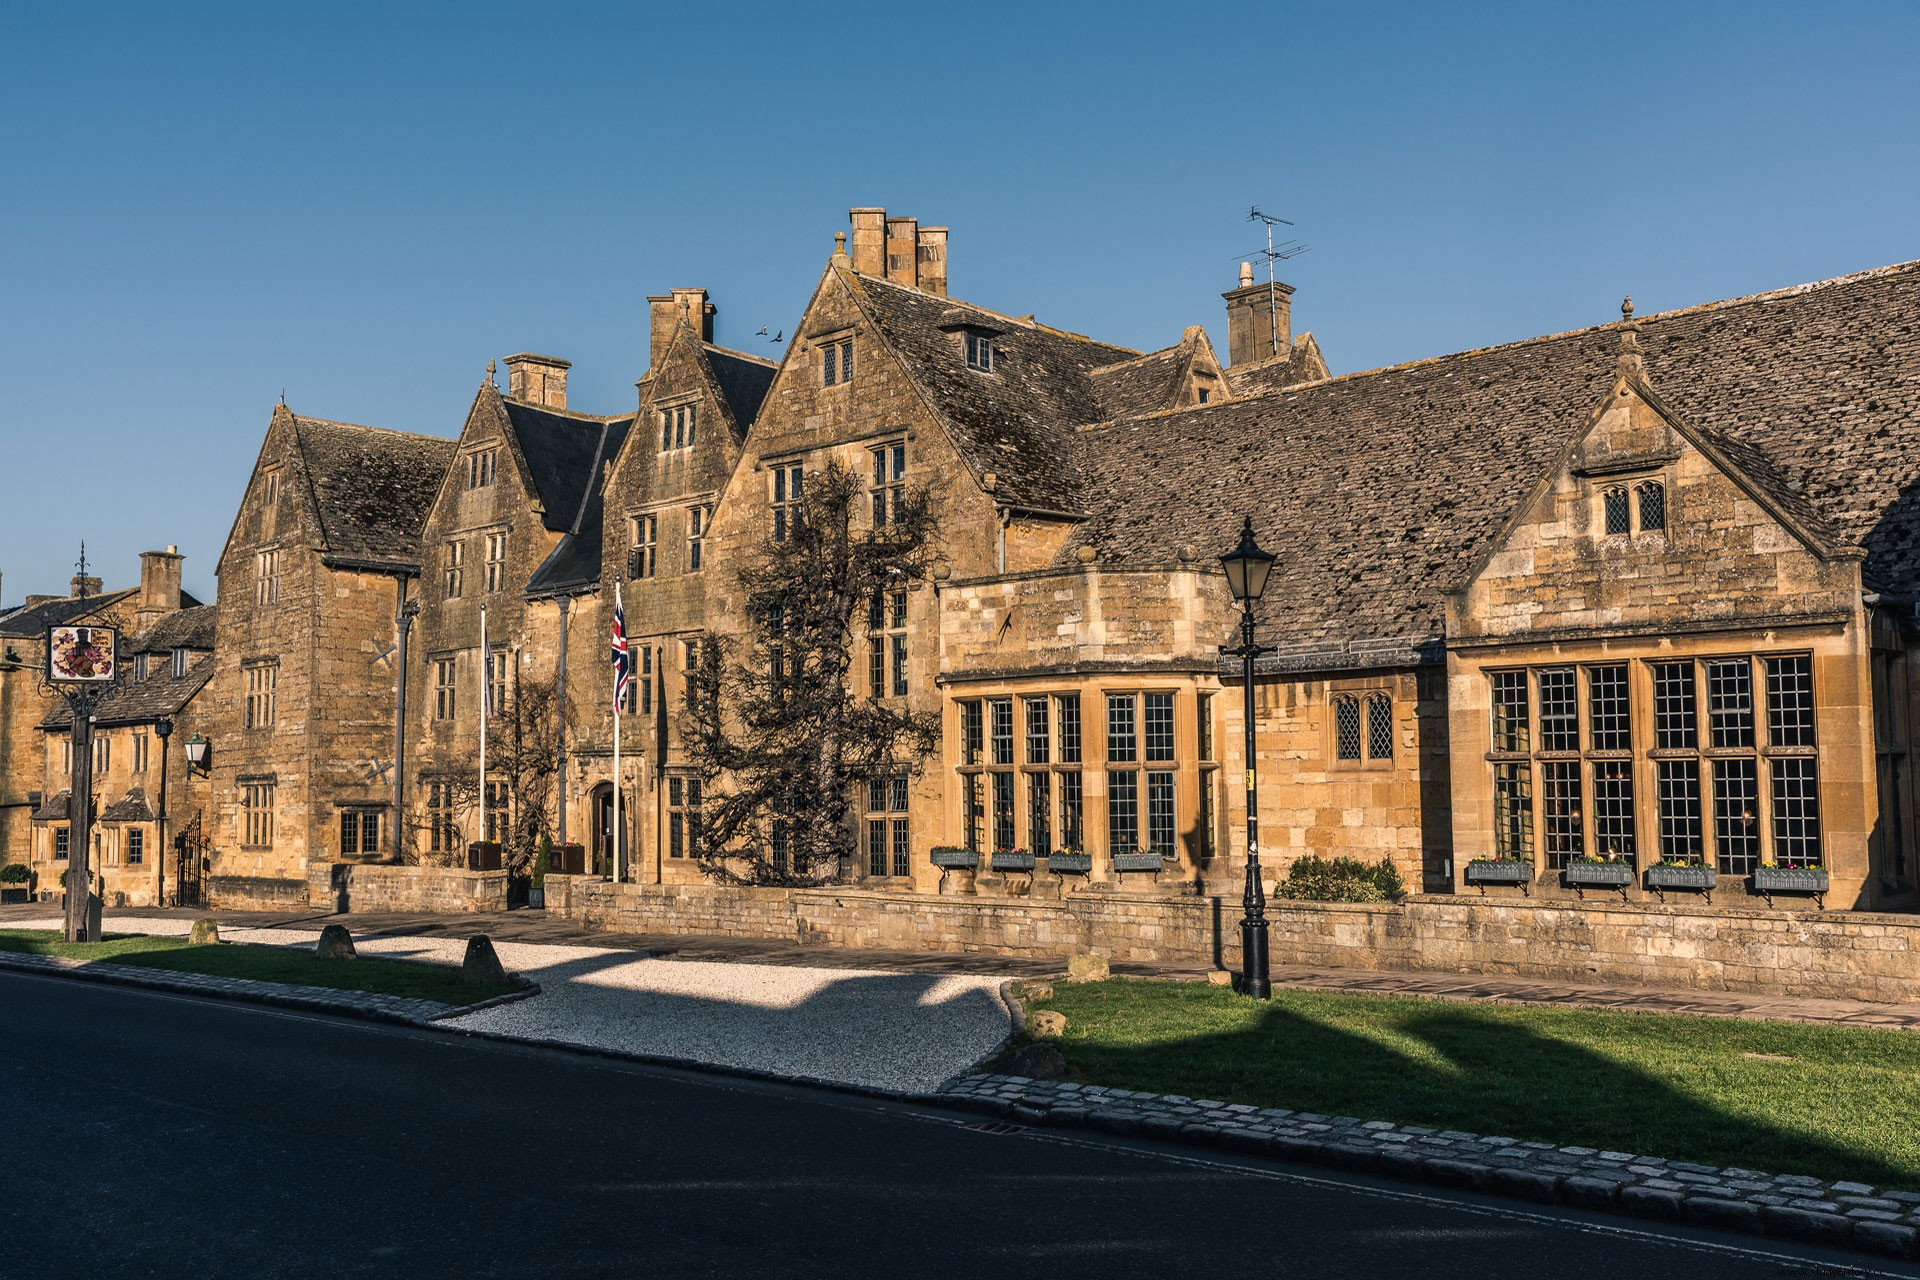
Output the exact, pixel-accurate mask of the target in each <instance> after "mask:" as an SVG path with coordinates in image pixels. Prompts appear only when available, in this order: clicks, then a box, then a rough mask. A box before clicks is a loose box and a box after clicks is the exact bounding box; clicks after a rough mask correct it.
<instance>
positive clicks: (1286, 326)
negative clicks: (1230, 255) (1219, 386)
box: [1220, 262, 1293, 366]
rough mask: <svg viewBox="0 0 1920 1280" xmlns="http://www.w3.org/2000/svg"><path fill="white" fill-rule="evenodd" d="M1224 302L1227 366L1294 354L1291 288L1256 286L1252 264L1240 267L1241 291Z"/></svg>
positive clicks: (1288, 286) (1229, 296)
mask: <svg viewBox="0 0 1920 1280" xmlns="http://www.w3.org/2000/svg"><path fill="white" fill-rule="evenodd" d="M1220 296H1221V297H1223V298H1225V299H1226V300H1227V364H1228V365H1229V366H1234V365H1243V364H1258V363H1260V361H1262V360H1271V359H1273V358H1274V357H1275V356H1284V355H1288V354H1290V353H1291V352H1292V351H1293V286H1292V285H1290V284H1281V283H1280V282H1279V281H1275V282H1273V284H1271V285H1266V284H1257V283H1255V282H1254V279H1253V264H1252V263H1251V262H1243V263H1241V264H1240V287H1239V288H1237V289H1235V290H1233V291H1232V292H1231V293H1223V294H1221V295H1220Z"/></svg>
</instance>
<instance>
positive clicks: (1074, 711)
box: [1058, 693, 1080, 764]
mask: <svg viewBox="0 0 1920 1280" xmlns="http://www.w3.org/2000/svg"><path fill="white" fill-rule="evenodd" d="M1058 701H1059V705H1060V763H1062V764H1079V763H1080V695H1079V694H1077V693H1067V694H1062V695H1061V696H1060V698H1059V699H1058Z"/></svg>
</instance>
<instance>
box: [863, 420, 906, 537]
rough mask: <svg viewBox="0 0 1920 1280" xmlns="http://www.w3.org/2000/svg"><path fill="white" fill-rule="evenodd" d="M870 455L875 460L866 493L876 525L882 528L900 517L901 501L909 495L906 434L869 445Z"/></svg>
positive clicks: (874, 525) (868, 451) (904, 500)
mask: <svg viewBox="0 0 1920 1280" xmlns="http://www.w3.org/2000/svg"><path fill="white" fill-rule="evenodd" d="M867 456H868V458H869V460H870V461H871V463H872V466H871V468H870V471H871V474H872V481H871V483H869V484H868V486H867V496H868V500H869V502H870V503H871V505H872V520H873V527H874V528H876V529H880V528H884V527H885V526H887V525H889V524H893V523H897V522H898V521H899V519H900V508H901V505H902V504H903V503H905V502H906V499H907V441H906V437H904V436H902V437H901V438H900V439H898V440H887V441H883V442H882V443H880V444H875V445H869V446H868V448H867Z"/></svg>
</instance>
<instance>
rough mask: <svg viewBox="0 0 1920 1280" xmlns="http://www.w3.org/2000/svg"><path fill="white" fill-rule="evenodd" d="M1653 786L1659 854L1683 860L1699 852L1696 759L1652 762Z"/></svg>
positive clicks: (1689, 858)
mask: <svg viewBox="0 0 1920 1280" xmlns="http://www.w3.org/2000/svg"><path fill="white" fill-rule="evenodd" d="M1654 787H1655V790H1656V792H1657V796H1656V798H1657V800H1658V802H1659V813H1660V856H1661V858H1662V859H1671V858H1677V859H1681V860H1683V861H1687V862H1693V861H1696V860H1697V859H1699V857H1700V854H1701V848H1702V846H1701V818H1700V762H1699V761H1697V760H1658V761H1655V762H1654Z"/></svg>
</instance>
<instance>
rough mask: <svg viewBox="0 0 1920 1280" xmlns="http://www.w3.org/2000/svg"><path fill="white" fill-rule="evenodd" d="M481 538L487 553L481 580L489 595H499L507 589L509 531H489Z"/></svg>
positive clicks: (483, 533)
mask: <svg viewBox="0 0 1920 1280" xmlns="http://www.w3.org/2000/svg"><path fill="white" fill-rule="evenodd" d="M480 537H481V546H482V547H483V548H484V550H485V552H486V558H485V559H484V560H482V561H481V564H482V565H483V566H485V568H484V572H483V575H482V578H481V582H482V585H483V589H484V591H485V592H486V594H488V595H497V594H498V593H500V592H502V591H504V590H506V588H507V550H508V531H507V530H505V529H488V530H485V531H484V532H482V533H481V535H480Z"/></svg>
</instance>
